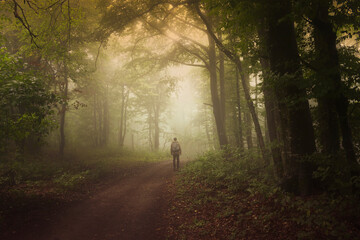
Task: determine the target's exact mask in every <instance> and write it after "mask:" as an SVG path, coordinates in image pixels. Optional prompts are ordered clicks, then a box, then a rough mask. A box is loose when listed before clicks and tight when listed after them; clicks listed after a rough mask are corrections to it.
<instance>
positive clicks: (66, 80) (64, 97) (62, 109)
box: [59, 60, 69, 157]
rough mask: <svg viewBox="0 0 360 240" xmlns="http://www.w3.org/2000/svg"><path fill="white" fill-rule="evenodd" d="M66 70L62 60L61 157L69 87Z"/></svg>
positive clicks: (65, 63)
mask: <svg viewBox="0 0 360 240" xmlns="http://www.w3.org/2000/svg"><path fill="white" fill-rule="evenodd" d="M68 74H69V73H68V68H67V62H66V61H65V60H64V89H63V95H62V98H63V103H62V104H61V109H60V145H59V154H60V156H61V157H63V156H64V149H65V116H66V110H67V103H68V99H67V98H68V86H69V79H68Z"/></svg>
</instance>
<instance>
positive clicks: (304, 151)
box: [267, 0, 316, 195]
mask: <svg viewBox="0 0 360 240" xmlns="http://www.w3.org/2000/svg"><path fill="white" fill-rule="evenodd" d="M267 7H268V9H267V13H268V20H269V22H268V24H269V25H268V27H269V31H268V44H267V46H268V53H269V60H270V69H271V71H272V73H273V74H275V75H276V80H275V92H276V95H277V99H278V102H279V108H280V113H281V114H282V115H283V116H284V113H287V115H286V118H284V119H286V120H287V121H288V126H289V135H290V151H291V169H290V170H291V171H290V174H291V176H290V178H292V179H293V180H294V178H295V179H297V184H296V186H295V188H294V189H288V190H294V191H297V190H298V191H299V193H300V194H302V195H307V194H309V193H310V187H311V179H312V177H311V175H312V169H311V167H310V166H309V163H306V162H303V161H304V160H305V159H304V158H305V157H306V156H308V155H311V154H313V153H314V152H315V151H316V148H315V136H314V130H313V126H312V119H311V115H310V108H309V103H308V100H307V98H306V92H305V89H302V88H301V87H299V86H301V83H302V82H303V77H302V72H301V66H300V60H299V54H298V49H297V43H296V35H295V30H294V25H293V24H294V23H293V22H292V21H291V19H290V18H289V17H288V16H290V15H291V2H289V1H287V0H281V1H277V0H271V1H270V2H269V4H268V6H267Z"/></svg>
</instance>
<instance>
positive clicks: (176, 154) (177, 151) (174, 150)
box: [170, 138, 181, 171]
mask: <svg viewBox="0 0 360 240" xmlns="http://www.w3.org/2000/svg"><path fill="white" fill-rule="evenodd" d="M170 152H171V155H172V156H173V165H174V171H176V170H179V162H180V155H181V147H180V143H179V142H178V141H177V138H174V141H173V142H172V143H171V147H170ZM175 160H177V163H176V166H175Z"/></svg>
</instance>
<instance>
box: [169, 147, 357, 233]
mask: <svg viewBox="0 0 360 240" xmlns="http://www.w3.org/2000/svg"><path fill="white" fill-rule="evenodd" d="M229 156H232V157H229ZM252 159H253V155H252V154H247V153H243V154H239V153H236V152H235V153H231V154H229V153H228V151H226V152H224V151H223V152H209V153H207V154H205V155H203V156H201V157H199V158H198V159H196V160H195V161H193V162H190V163H189V164H187V166H186V167H185V168H184V169H183V170H182V171H181V172H180V173H179V175H178V178H177V181H176V183H175V186H173V190H172V191H173V194H175V197H174V199H172V204H171V206H170V208H169V211H168V214H167V216H168V220H169V221H170V222H171V224H170V227H169V229H168V235H169V239H360V221H359V219H360V218H359V213H360V206H359V205H358V198H357V197H356V196H353V195H336V194H330V193H326V192H323V193H322V194H319V195H316V196H311V197H299V196H294V195H291V194H288V193H285V192H283V191H282V190H281V189H280V188H279V187H278V184H277V182H276V181H275V180H274V178H273V174H272V172H273V169H272V167H271V166H270V167H268V168H258V167H256V166H257V165H258V163H256V162H255V161H254V160H252Z"/></svg>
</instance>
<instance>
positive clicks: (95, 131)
mask: <svg viewBox="0 0 360 240" xmlns="http://www.w3.org/2000/svg"><path fill="white" fill-rule="evenodd" d="M96 104H97V102H96V92H94V106H93V107H94V109H93V114H94V115H93V117H94V118H93V121H94V143H95V147H97V146H98V145H99V139H98V130H97V116H96Z"/></svg>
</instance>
